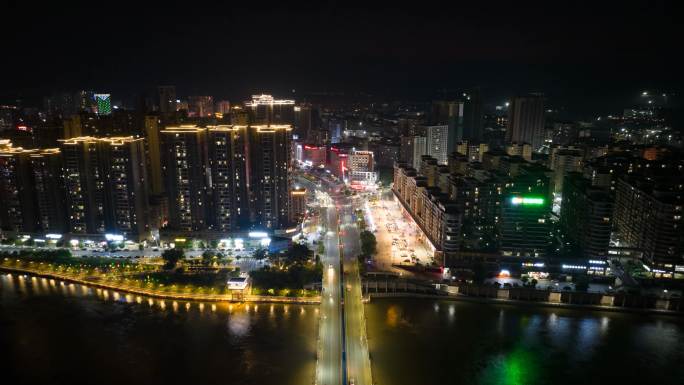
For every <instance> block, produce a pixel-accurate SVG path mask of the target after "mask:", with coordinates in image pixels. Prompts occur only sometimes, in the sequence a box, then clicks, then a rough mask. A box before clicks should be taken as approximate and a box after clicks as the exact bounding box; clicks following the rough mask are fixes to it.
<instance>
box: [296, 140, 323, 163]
mask: <svg viewBox="0 0 684 385" xmlns="http://www.w3.org/2000/svg"><path fill="white" fill-rule="evenodd" d="M297 146H298V154H299V153H301V157H300V158H299V159H298V160H299V161H300V162H301V163H302V164H304V165H306V166H309V167H321V166H325V164H326V163H327V162H326V158H327V152H328V149H327V147H325V146H316V145H314V144H299V145H297ZM300 151H301V152H300Z"/></svg>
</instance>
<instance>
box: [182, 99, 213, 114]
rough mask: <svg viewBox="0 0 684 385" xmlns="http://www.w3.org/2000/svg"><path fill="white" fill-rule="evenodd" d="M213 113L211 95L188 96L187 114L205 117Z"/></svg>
mask: <svg viewBox="0 0 684 385" xmlns="http://www.w3.org/2000/svg"><path fill="white" fill-rule="evenodd" d="M213 114H214V98H213V97H211V96H190V97H189V98H188V116H191V117H196V118H206V117H210V116H212V115H213Z"/></svg>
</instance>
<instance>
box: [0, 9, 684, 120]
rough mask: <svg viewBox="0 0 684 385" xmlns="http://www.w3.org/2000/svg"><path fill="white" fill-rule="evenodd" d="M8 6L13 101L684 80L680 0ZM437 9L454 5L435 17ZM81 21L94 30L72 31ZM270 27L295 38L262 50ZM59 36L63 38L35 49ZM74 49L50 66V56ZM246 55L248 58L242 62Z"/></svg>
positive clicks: (501, 90)
mask: <svg viewBox="0 0 684 385" xmlns="http://www.w3.org/2000/svg"><path fill="white" fill-rule="evenodd" d="M10 7H11V10H12V11H14V13H16V14H17V15H18V16H23V17H17V18H13V19H11V20H10V21H9V22H8V23H5V24H3V26H2V27H1V28H3V32H4V34H5V35H6V36H11V38H10V41H9V43H8V44H9V46H8V47H7V51H8V52H13V53H15V55H16V59H15V60H11V61H6V62H5V63H3V64H2V65H3V67H4V68H3V71H2V72H0V74H1V75H0V76H2V77H1V78H0V80H2V84H4V87H2V89H0V100H3V101H5V102H9V101H11V100H15V99H17V98H19V99H26V100H32V101H33V104H35V103H39V102H40V98H41V97H42V96H45V95H47V94H49V93H50V92H53V91H57V90H73V89H98V90H99V89H102V90H107V91H106V92H111V93H113V94H115V95H116V94H118V95H120V96H121V97H128V96H130V95H132V94H139V93H141V92H143V91H144V90H145V89H147V88H149V87H156V86H157V85H163V84H175V85H177V87H178V91H179V94H182V95H213V96H215V97H217V98H219V99H228V100H238V99H237V98H239V97H241V95H246V94H253V93H262V92H264V91H269V92H272V93H274V94H276V95H279V96H282V97H286V98H290V97H292V96H293V95H294V96H295V98H297V99H300V100H301V99H302V98H301V97H298V96H300V95H302V96H304V97H307V98H309V97H311V96H312V95H315V94H318V93H325V92H328V93H339V92H343V93H345V94H347V95H349V94H351V95H354V94H357V95H358V94H361V93H367V94H371V95H377V97H380V98H383V97H384V98H397V99H408V100H411V99H418V100H429V99H431V98H436V97H438V95H439V93H440V92H442V91H444V90H447V91H449V90H451V91H456V90H464V89H470V88H473V87H481V88H482V90H483V94H484V95H485V97H486V99H487V100H489V101H494V100H497V99H503V98H505V97H509V96H516V95H519V94H526V93H528V92H544V93H545V94H547V95H549V97H550V98H551V99H552V100H554V101H555V103H556V104H557V105H558V107H564V108H566V109H569V110H571V111H574V112H576V113H579V114H590V113H594V114H595V113H598V112H612V109H613V108H615V106H616V105H619V104H618V103H619V102H622V103H624V102H625V101H629V100H630V97H631V95H632V94H633V93H634V92H636V91H638V90H654V91H658V92H666V93H679V92H681V89H682V75H681V74H680V71H678V70H677V68H678V67H679V66H680V65H681V59H680V58H679V57H678V55H677V54H676V53H675V51H676V50H675V49H673V47H674V44H675V40H674V39H675V37H674V36H675V35H676V33H675V32H676V29H677V28H676V23H675V21H674V19H673V17H672V14H673V13H671V12H670V11H671V4H670V3H669V2H656V3H648V6H646V5H645V4H642V5H625V4H621V5H620V6H617V5H615V6H612V5H610V4H606V5H596V4H592V6H591V8H588V7H587V4H584V3H577V4H573V5H572V6H571V5H553V6H548V5H544V4H543V3H537V2H531V3H530V2H527V3H515V4H510V5H501V4H498V5H495V6H492V7H490V8H489V7H488V8H483V7H476V6H472V5H470V6H467V5H465V6H463V7H461V8H458V9H455V8H451V7H452V6H449V5H448V3H439V2H428V3H425V4H422V5H421V6H419V7H416V8H404V7H397V6H392V7H390V6H389V4H387V3H385V4H378V5H375V6H369V5H361V4H355V3H351V4H347V3H344V4H342V3H339V2H330V3H327V4H323V5H317V6H312V7H307V6H305V5H300V6H295V7H294V8H290V7H284V6H282V5H273V6H269V7H264V9H258V8H255V7H253V6H248V5H244V4H240V5H239V6H237V7H236V8H234V7H233V6H231V7H223V6H220V5H214V6H212V11H213V12H212V13H211V15H208V14H206V12H203V8H201V7H183V6H180V5H175V4H166V3H164V4H163V5H162V4H161V3H149V4H148V3H145V5H141V6H138V7H133V8H129V7H126V6H125V5H122V6H120V7H105V6H104V5H102V4H90V5H89V6H88V7H77V6H69V5H62V4H60V5H58V6H57V5H48V6H46V7H39V8H38V9H35V8H30V9H29V8H28V6H27V4H25V3H21V4H19V3H12V4H10ZM438 9H439V10H443V11H444V12H438V13H436V14H433V13H431V12H432V11H433V10H438ZM589 9H590V10H589ZM55 14H56V15H60V18H59V19H55V18H52V15H55ZM95 14H97V15H98V16H99V17H97V18H92V17H90V16H91V15H95ZM240 15H252V16H253V18H243V17H240ZM129 18H131V19H132V20H133V25H135V27H133V28H130V29H129V28H125V29H123V28H121V24H120V23H119V21H120V20H123V19H129ZM248 19H249V20H250V21H249V22H248V21H247V20H248ZM57 20H59V21H57ZM251 20H256V21H257V23H255V24H251ZM174 23H177V24H178V25H177V26H173V24H174ZM70 24H73V25H79V26H80V28H81V29H82V30H84V31H87V32H86V33H83V34H74V33H73V32H68V30H65V29H64V28H62V26H63V25H70ZM260 24H263V25H265V26H267V27H266V28H259V25H260ZM157 30H159V31H162V30H163V31H165V32H166V34H158V33H155V31H157ZM271 30H282V31H284V33H283V34H281V35H280V36H278V38H277V39H276V40H273V43H272V44H269V45H268V49H263V48H262V44H261V43H260V42H264V41H269V40H268V39H270V38H271V37H272V35H271V33H270V31H271ZM312 30H315V31H316V33H311V32H310V31H312ZM17 32H18V33H17ZM48 34H53V36H51V39H52V41H53V42H54V43H53V44H49V45H42V48H41V49H39V50H30V49H27V47H26V46H25V45H24V42H26V41H40V37H41V36H45V35H48ZM119 50H123V52H126V54H125V55H119V54H117V52H119ZM69 51H73V52H72V54H70V55H64V56H63V57H62V59H61V60H59V61H56V62H55V61H52V62H51V63H50V65H49V66H46V65H44V63H45V62H44V60H41V59H40V58H41V57H45V56H47V57H50V55H59V54H60V52H69ZM184 51H188V52H196V53H197V55H200V56H199V57H202V58H204V59H203V60H195V59H194V58H193V57H195V56H196V54H193V53H186V52H184ZM199 53H201V54H199ZM236 54H237V55H243V56H244V57H245V58H246V59H247V60H237V61H236V60H231V58H232V57H233V56H234V55H236ZM56 74H59V76H55V75H56ZM293 90H294V91H295V92H294V93H293V92H292V91H293Z"/></svg>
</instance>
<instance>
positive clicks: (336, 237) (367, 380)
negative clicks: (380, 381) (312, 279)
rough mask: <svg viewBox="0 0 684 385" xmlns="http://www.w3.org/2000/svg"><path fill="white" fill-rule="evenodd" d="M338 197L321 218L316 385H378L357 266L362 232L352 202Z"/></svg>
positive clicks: (323, 208) (335, 197) (322, 212)
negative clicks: (321, 281) (321, 252)
mask: <svg viewBox="0 0 684 385" xmlns="http://www.w3.org/2000/svg"><path fill="white" fill-rule="evenodd" d="M336 192H339V190H338V191H335V192H332V193H333V194H335V193H336ZM333 198H334V201H333V202H334V204H332V205H328V206H327V207H321V215H320V218H321V225H322V226H323V229H324V232H325V235H324V238H323V242H324V246H325V252H324V255H323V256H322V257H321V261H322V262H323V266H324V272H323V293H322V298H321V311H320V314H321V319H320V330H319V340H318V363H317V368H316V384H318V385H333V384H335V385H336V384H341V385H347V384H354V385H372V376H371V368H370V359H369V354H368V341H367V339H366V322H365V315H364V309H363V302H362V295H361V279H360V276H359V268H358V264H357V256H358V255H359V253H360V240H359V230H358V228H357V224H356V220H355V219H354V215H353V213H354V209H353V207H352V198H349V197H345V196H344V195H341V194H339V193H337V194H335V195H333ZM341 257H343V258H342V260H341Z"/></svg>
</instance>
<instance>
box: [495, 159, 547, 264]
mask: <svg viewBox="0 0 684 385" xmlns="http://www.w3.org/2000/svg"><path fill="white" fill-rule="evenodd" d="M549 183H550V181H549V177H548V176H547V175H544V174H543V173H537V172H531V173H521V174H520V175H518V176H517V177H515V178H512V179H511V180H510V181H509V182H507V183H506V185H505V186H504V190H503V194H502V197H501V250H502V252H503V254H504V255H508V256H519V257H541V256H543V255H544V254H545V253H546V251H547V248H548V246H549V244H550V240H551V223H550V214H551V204H552V200H551V196H550V188H549Z"/></svg>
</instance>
